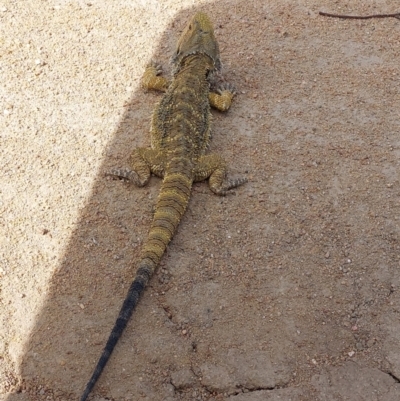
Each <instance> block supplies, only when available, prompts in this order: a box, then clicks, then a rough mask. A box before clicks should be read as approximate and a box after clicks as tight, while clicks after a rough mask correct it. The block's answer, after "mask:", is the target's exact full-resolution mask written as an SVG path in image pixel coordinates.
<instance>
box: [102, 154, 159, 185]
mask: <svg viewBox="0 0 400 401" xmlns="http://www.w3.org/2000/svg"><path fill="white" fill-rule="evenodd" d="M130 165H131V168H130V169H129V168H124V169H112V170H110V171H109V172H107V174H106V175H109V176H114V177H120V178H125V179H127V180H129V181H131V182H133V183H134V184H135V185H137V186H138V187H143V186H145V185H146V184H147V183H148V182H149V179H150V175H151V173H153V174H155V175H157V176H159V177H163V176H164V167H165V163H164V157H163V155H162V153H161V152H159V151H158V150H155V149H150V148H137V149H135V150H134V151H133V153H132V155H131V158H130Z"/></svg>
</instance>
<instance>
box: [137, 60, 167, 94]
mask: <svg viewBox="0 0 400 401" xmlns="http://www.w3.org/2000/svg"><path fill="white" fill-rule="evenodd" d="M161 73H162V68H161V66H160V64H158V63H156V62H155V61H151V63H150V64H149V65H148V66H147V68H146V70H145V71H144V74H143V77H142V81H141V84H142V87H143V88H144V89H154V90H159V91H162V92H165V91H166V90H167V89H168V86H169V82H168V80H167V79H165V78H163V77H160V74H161Z"/></svg>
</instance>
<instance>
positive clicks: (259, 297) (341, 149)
mask: <svg viewBox="0 0 400 401" xmlns="http://www.w3.org/2000/svg"><path fill="white" fill-rule="evenodd" d="M345 3H346V4H345ZM198 9H202V10H205V11H207V12H208V13H209V14H210V16H211V18H212V20H213V21H214V22H215V26H216V35H217V38H218V40H219V42H220V46H221V53H222V61H223V65H224V68H223V74H224V76H225V78H226V80H227V81H229V82H230V83H232V84H234V85H235V86H236V87H237V88H238V96H237V98H236V99H235V102H234V104H233V106H232V109H231V110H230V111H229V112H228V113H227V114H225V115H223V114H220V113H217V112H215V113H214V116H215V117H214V135H213V142H212V147H211V148H212V149H211V150H212V151H215V152H219V153H220V154H222V155H223V156H224V157H225V159H226V160H227V161H228V164H229V166H230V174H231V175H232V176H235V177H239V176H247V177H248V179H249V182H248V183H247V184H246V185H244V186H243V187H241V188H238V189H237V190H236V191H235V193H233V194H231V195H229V196H227V197H225V198H220V197H217V196H214V195H213V194H212V193H211V192H210V191H209V189H208V187H207V185H206V184H204V183H200V184H196V185H195V186H194V189H193V196H192V199H191V203H190V205H189V210H188V212H187V214H186V215H185V217H184V219H183V221H182V222H181V225H180V228H179V231H178V233H177V235H176V236H175V238H174V240H173V242H172V243H171V245H170V247H169V249H168V252H167V254H166V256H165V257H164V259H163V262H162V266H161V268H160V269H159V271H158V272H157V274H156V276H155V277H154V278H153V280H152V282H151V285H150V287H149V288H148V290H147V292H146V294H145V295H144V297H143V298H142V300H141V302H140V305H139V307H138V309H137V311H136V312H135V314H134V316H133V318H132V320H131V322H130V325H129V327H128V328H127V330H126V331H125V333H124V335H123V338H122V339H121V341H120V343H119V344H118V347H117V349H116V351H115V353H114V355H113V357H112V359H111V360H110V362H109V364H108V366H107V368H106V370H105V371H104V373H103V375H102V377H101V379H100V381H99V382H98V385H97V386H96V388H95V390H94V392H93V395H92V399H94V400H106V399H107V400H108V399H112V400H115V401H122V400H130V401H133V400H148V401H153V400H154V401H161V400H165V401H178V400H229V401H249V400H256V401H257V400H317V401H331V400H332V401H333V400H335V401H336V400H337V401H339V400H351V401H360V400H366V401H394V400H398V399H400V278H399V273H398V272H399V267H400V252H399V251H400V227H399V219H400V197H399V196H400V187H399V184H400V182H399V174H398V172H399V168H400V138H399V134H400V85H399V78H400V77H399V73H400V62H399V49H400V21H399V20H396V19H394V18H392V19H381V20H367V21H350V20H336V19H329V18H324V17H321V16H319V15H318V11H319V10H324V11H332V12H338V13H359V14H372V13H378V12H396V11H397V12H399V11H400V10H399V4H398V1H396V0H381V1H378V0H371V1H368V2H365V1H361V0H360V1H358V0H352V1H347V2H341V1H334V2H332V1H330V0H318V1H316V0H309V1H307V0H298V1H288V0H286V1H285V0H280V1H278V0H270V1H259V0H247V1H242V0H237V1H228V0H223V1H219V2H205V1H202V2H201V5H200V2H198V1H191V0H182V1H177V0H165V1H156V0H147V1H145V0H142V1H140V0H129V1H128V0H126V1H123V0H120V1H110V0H107V1H105V0H92V1H89V0H87V1H72V0H71V1H67V0H65V1H63V0H58V1H57V0H48V1H42V0H25V1H13V0H3V1H1V2H0V35H1V36H0V74H1V80H0V144H1V146H0V163H1V170H0V180H1V182H0V193H1V197H0V230H1V231H0V258H1V259H0V260H1V262H0V280H1V281H0V286H1V287H0V291H1V292H0V318H1V320H0V322H1V326H0V393H1V395H0V399H1V400H7V401H29V400H77V399H78V397H79V395H80V393H81V391H82V389H83V387H84V385H85V383H86V381H87V379H88V378H89V376H90V374H91V372H92V369H93V367H94V365H95V363H96V361H97V358H98V357H99V355H100V352H101V350H102V348H103V345H104V343H105V340H106V338H107V337H108V335H109V331H110V329H111V327H112V324H113V323H114V320H115V318H116V315H117V312H118V310H119V308H120V305H121V303H122V300H123V298H124V296H125V292H126V290H127V287H128V285H129V283H130V280H131V279H132V277H133V274H134V270H135V262H136V261H137V259H138V256H139V252H140V249H141V244H142V242H143V240H144V238H145V236H146V233H147V231H148V228H149V225H150V222H151V218H152V211H153V206H154V203H155V199H156V197H157V194H158V190H159V187H160V182H159V180H158V179H156V178H153V179H152V180H151V182H150V184H149V185H148V187H146V188H142V189H138V188H135V187H133V186H132V185H129V184H127V183H124V182H122V181H113V180H110V179H108V178H105V177H104V171H106V170H107V169H108V168H110V167H121V166H126V165H127V161H128V157H129V154H130V152H131V150H132V149H133V148H134V147H136V146H146V145H148V144H149V135H148V128H149V121H150V115H151V112H152V109H153V106H154V104H155V102H156V101H157V99H159V95H158V94H156V93H144V92H143V91H142V90H141V89H140V87H139V81H140V77H141V74H142V73H143V71H144V68H145V65H146V64H147V62H148V61H149V60H150V59H152V58H155V59H157V60H159V61H160V62H161V63H162V64H163V65H164V66H165V71H166V73H167V74H168V73H169V72H170V65H169V63H168V60H169V57H170V55H171V53H172V51H173V49H174V43H175V41H176V39H177V37H178V36H179V32H180V30H181V29H182V27H183V25H184V24H185V22H186V21H187V19H188V17H189V16H191V15H192V14H193V12H194V10H198Z"/></svg>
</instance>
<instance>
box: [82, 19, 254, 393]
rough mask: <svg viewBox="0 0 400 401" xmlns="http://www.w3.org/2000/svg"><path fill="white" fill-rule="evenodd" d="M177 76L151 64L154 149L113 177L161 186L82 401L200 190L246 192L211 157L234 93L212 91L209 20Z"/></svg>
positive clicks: (186, 49) (178, 58)
mask: <svg viewBox="0 0 400 401" xmlns="http://www.w3.org/2000/svg"><path fill="white" fill-rule="evenodd" d="M172 64H173V76H172V80H170V81H169V80H167V79H166V78H164V77H163V76H162V75H161V72H162V71H161V67H160V66H159V64H157V63H155V62H151V63H150V64H149V65H148V66H147V68H146V70H145V72H144V74H143V77H142V82H141V83H142V86H143V87H144V88H145V89H154V90H160V91H163V92H165V93H164V95H163V97H162V99H161V101H160V102H159V103H158V105H157V106H156V107H155V109H154V112H153V117H152V120H151V128H150V134H151V147H150V148H137V149H135V150H134V151H133V153H132V155H131V157H130V168H125V169H112V170H111V171H110V172H108V173H107V175H111V176H115V177H118V178H122V179H127V180H129V181H130V182H132V183H133V184H135V185H136V186H139V187H142V186H144V185H146V184H147V183H148V181H149V179H150V176H151V174H152V173H153V174H154V175H156V176H159V177H161V178H163V181H162V184H161V189H160V193H159V196H158V199H157V202H156V206H155V212H154V216H153V221H152V224H151V228H150V231H149V234H148V237H147V240H146V241H145V242H144V244H143V248H142V251H141V256H140V259H139V262H138V265H137V270H136V275H135V277H134V280H133V281H132V283H131V285H130V288H129V290H128V293H127V295H126V297H125V300H124V302H123V305H122V307H121V309H120V312H119V315H118V318H117V320H116V322H115V324H114V327H113V329H112V331H111V334H110V335H109V337H108V340H107V343H106V345H105V347H104V349H103V351H102V354H101V356H100V359H99V360H98V362H97V365H96V367H95V369H94V371H93V374H92V376H91V378H90V380H89V381H88V383H87V385H86V387H85V389H84V392H83V394H82V396H81V398H80V401H85V400H86V398H87V397H88V395H89V394H90V392H91V391H92V389H93V387H94V386H95V384H96V382H97V380H98V379H99V377H100V375H101V373H102V371H103V369H104V367H105V365H106V364H107V361H108V360H109V358H110V355H111V353H112V351H113V350H114V347H115V345H116V344H117V342H118V340H119V338H120V337H121V335H122V332H123V330H124V329H125V327H126V325H127V323H128V321H129V319H130V317H131V315H132V312H133V310H134V309H135V307H136V305H137V303H138V301H139V298H140V296H141V294H142V293H143V292H144V290H145V288H146V286H147V284H148V283H149V280H150V279H151V277H152V276H153V274H154V272H155V270H156V269H157V267H158V265H159V263H160V260H161V258H162V256H163V254H164V252H165V250H166V248H167V245H168V243H169V242H170V240H171V239H172V237H173V235H174V233H175V232H176V230H177V227H178V224H179V222H180V220H181V219H182V216H183V214H184V212H185V210H186V208H187V205H188V202H189V197H190V192H191V187H192V184H193V183H194V182H197V181H203V180H206V179H208V182H209V187H210V189H211V191H212V192H214V193H215V194H217V195H226V194H227V192H228V191H229V190H230V189H232V188H236V187H238V186H239V185H242V184H244V183H245V182H246V181H247V179H246V178H238V179H235V180H229V179H227V177H226V171H227V165H226V162H225V161H224V159H223V158H222V157H221V156H220V155H218V154H206V150H207V148H208V145H209V142H210V136H211V127H210V124H211V112H210V108H211V107H210V106H213V107H215V108H216V109H218V110H220V111H227V110H228V109H229V107H230V106H231V103H232V99H233V97H234V95H235V90H234V88H233V86H231V85H229V84H222V85H220V87H219V89H218V90H217V91H211V89H210V88H211V83H210V81H211V76H212V75H213V74H214V73H218V72H219V71H220V69H221V61H220V53H219V46H218V42H217V41H216V38H215V35H214V28H213V25H212V22H211V21H210V19H209V17H208V16H207V14H205V13H203V12H198V13H196V14H195V15H194V16H193V17H192V18H191V19H190V20H189V22H188V23H187V25H186V27H185V29H184V30H183V32H182V34H181V36H180V38H179V40H178V42H177V47H176V52H175V54H174V56H173V58H172Z"/></svg>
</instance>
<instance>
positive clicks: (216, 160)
mask: <svg viewBox="0 0 400 401" xmlns="http://www.w3.org/2000/svg"><path fill="white" fill-rule="evenodd" d="M207 178H209V180H208V184H209V186H210V189H211V191H213V192H214V193H215V194H216V195H222V196H223V195H226V194H227V193H228V191H229V190H230V189H232V188H236V187H238V186H240V185H242V184H244V183H245V182H247V178H237V179H236V180H228V179H227V178H226V163H225V161H224V159H223V158H222V157H221V156H219V155H217V154H211V155H205V156H202V157H201V158H200V159H199V161H198V164H197V166H196V169H195V176H194V179H195V181H203V180H205V179H207Z"/></svg>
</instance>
